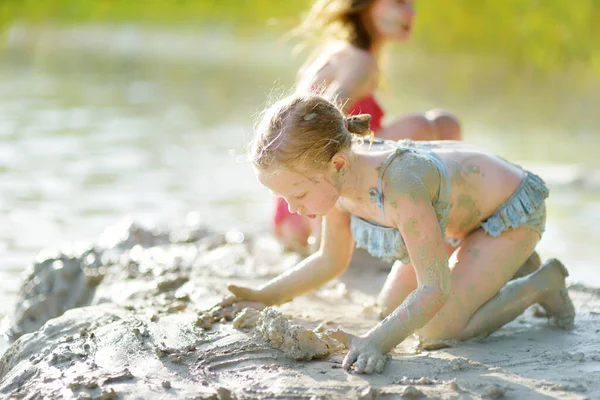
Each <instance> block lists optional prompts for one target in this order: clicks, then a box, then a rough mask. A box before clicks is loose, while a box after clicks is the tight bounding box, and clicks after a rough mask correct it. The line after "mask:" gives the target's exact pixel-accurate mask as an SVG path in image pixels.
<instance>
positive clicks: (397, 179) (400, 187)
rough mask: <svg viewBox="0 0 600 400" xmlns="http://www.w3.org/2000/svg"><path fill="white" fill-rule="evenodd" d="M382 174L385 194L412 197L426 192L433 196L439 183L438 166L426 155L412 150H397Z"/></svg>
mask: <svg viewBox="0 0 600 400" xmlns="http://www.w3.org/2000/svg"><path fill="white" fill-rule="evenodd" d="M396 154H397V155H396V156H395V157H394V159H393V160H391V161H390V163H389V165H388V166H387V168H386V170H385V171H384V174H383V177H382V179H383V184H384V188H387V190H386V191H387V192H389V193H396V194H408V195H413V194H414V193H416V192H423V191H426V192H428V193H430V194H431V195H433V194H435V193H436V191H437V188H438V187H439V183H440V172H439V169H438V165H437V164H436V163H435V162H434V161H433V160H432V158H431V157H429V156H428V155H426V154H423V153H422V152H420V151H418V150H414V149H410V148H408V149H402V148H400V149H398V150H397V151H396Z"/></svg>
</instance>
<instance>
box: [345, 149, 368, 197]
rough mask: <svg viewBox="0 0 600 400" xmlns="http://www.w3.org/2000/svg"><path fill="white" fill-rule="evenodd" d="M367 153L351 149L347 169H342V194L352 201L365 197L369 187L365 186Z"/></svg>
mask: <svg viewBox="0 0 600 400" xmlns="http://www.w3.org/2000/svg"><path fill="white" fill-rule="evenodd" d="M365 156H366V155H365V154H360V153H356V152H354V151H350V153H349V154H348V159H349V163H348V165H347V166H346V167H344V168H345V171H343V172H342V171H340V172H339V174H340V183H341V185H340V196H341V197H344V198H347V199H350V200H352V201H359V200H360V199H362V198H364V194H365V193H367V191H368V188H364V187H363V186H364V184H365V179H364V163H365Z"/></svg>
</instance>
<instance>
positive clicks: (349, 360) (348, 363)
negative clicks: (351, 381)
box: [342, 350, 358, 371]
mask: <svg viewBox="0 0 600 400" xmlns="http://www.w3.org/2000/svg"><path fill="white" fill-rule="evenodd" d="M357 358H358V352H355V351H352V350H350V351H349V352H348V354H346V357H344V361H343V362H342V368H344V369H345V370H346V371H350V367H352V364H354V362H355V361H356V359H357Z"/></svg>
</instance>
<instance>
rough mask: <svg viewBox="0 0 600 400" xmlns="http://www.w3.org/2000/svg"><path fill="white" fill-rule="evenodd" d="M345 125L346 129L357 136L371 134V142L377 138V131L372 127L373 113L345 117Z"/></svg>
mask: <svg viewBox="0 0 600 400" xmlns="http://www.w3.org/2000/svg"><path fill="white" fill-rule="evenodd" d="M344 125H346V129H348V132H350V133H351V134H353V135H356V136H371V144H373V140H374V139H375V133H374V132H373V130H372V129H371V115H370V114H358V115H353V116H351V117H345V118H344Z"/></svg>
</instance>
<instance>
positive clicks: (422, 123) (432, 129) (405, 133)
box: [377, 110, 461, 140]
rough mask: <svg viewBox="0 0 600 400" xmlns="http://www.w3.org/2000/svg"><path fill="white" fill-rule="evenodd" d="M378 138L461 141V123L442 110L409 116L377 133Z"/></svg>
mask: <svg viewBox="0 0 600 400" xmlns="http://www.w3.org/2000/svg"><path fill="white" fill-rule="evenodd" d="M377 137H380V138H382V139H388V140H400V139H412V140H460V139H461V131H460V123H459V122H458V119H456V117H455V116H454V115H452V114H450V113H448V112H445V111H442V110H431V111H428V112H427V113H426V114H417V113H415V114H409V115H407V116H405V117H403V118H400V119H398V120H396V121H394V122H392V123H391V124H390V125H388V126H386V127H385V128H383V129H381V130H380V131H379V132H377Z"/></svg>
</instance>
